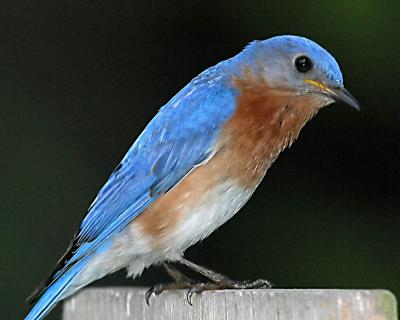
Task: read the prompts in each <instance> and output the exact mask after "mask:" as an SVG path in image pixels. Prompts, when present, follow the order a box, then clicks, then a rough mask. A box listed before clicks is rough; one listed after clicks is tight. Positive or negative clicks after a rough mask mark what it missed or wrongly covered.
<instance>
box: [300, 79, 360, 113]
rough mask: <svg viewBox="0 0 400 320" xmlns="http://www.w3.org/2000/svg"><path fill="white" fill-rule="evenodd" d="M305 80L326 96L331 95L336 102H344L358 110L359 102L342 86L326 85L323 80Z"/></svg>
mask: <svg viewBox="0 0 400 320" xmlns="http://www.w3.org/2000/svg"><path fill="white" fill-rule="evenodd" d="M304 81H305V82H307V83H309V84H311V85H313V86H315V87H317V88H318V89H319V90H318V91H319V92H321V93H323V94H326V95H327V96H329V97H331V98H332V99H333V100H335V101H336V102H341V103H344V104H347V105H349V106H350V107H353V108H355V109H357V110H360V104H359V103H358V101H357V100H356V98H354V97H353V96H352V95H351V93H350V92H349V91H347V89H346V88H345V87H343V86H340V85H335V86H328V85H326V84H325V83H323V82H320V81H316V80H311V79H306V80H304Z"/></svg>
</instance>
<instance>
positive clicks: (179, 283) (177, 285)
mask: <svg viewBox="0 0 400 320" xmlns="http://www.w3.org/2000/svg"><path fill="white" fill-rule="evenodd" d="M163 266H164V268H165V270H166V271H167V273H168V275H169V276H170V277H171V278H172V279H173V280H174V282H171V283H159V284H156V285H155V286H152V287H151V288H150V289H149V290H147V291H146V303H147V305H150V298H151V296H152V295H155V296H158V295H159V294H161V293H162V292H164V291H166V290H177V289H191V288H192V287H193V285H194V284H195V281H193V280H192V279H190V278H189V277H188V276H187V275H185V274H183V273H182V272H180V271H179V270H178V269H177V268H175V267H174V266H172V265H169V264H167V263H163Z"/></svg>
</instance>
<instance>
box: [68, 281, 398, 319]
mask: <svg viewBox="0 0 400 320" xmlns="http://www.w3.org/2000/svg"><path fill="white" fill-rule="evenodd" d="M145 292H146V289H145V288H91V289H86V290H83V291H81V292H80V293H78V294H77V295H75V296H73V297H72V298H71V299H69V300H67V302H66V303H65V304H64V310H63V320H128V319H130V320H132V319H138V320H156V319H157V320H189V319H190V320H193V319H195V320H197V319H201V320H222V319H223V320H228V319H229V320H261V319H262V320H289V319H290V320H339V319H340V320H397V310H396V309H397V306H396V299H395V297H394V296H393V294H392V293H390V292H389V291H385V290H336V289H327V290H326V289H304V290H303V289H267V290H239V291H235V290H224V291H208V292H204V293H202V294H201V295H194V296H193V306H190V305H189V304H188V303H187V301H186V291H185V290H176V291H170V292H164V293H162V294H161V295H159V296H157V297H154V296H153V297H152V299H151V305H150V306H147V305H146V302H145V297H144V296H145Z"/></svg>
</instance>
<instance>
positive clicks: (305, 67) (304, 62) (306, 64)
mask: <svg viewBox="0 0 400 320" xmlns="http://www.w3.org/2000/svg"><path fill="white" fill-rule="evenodd" d="M294 65H295V67H296V69H297V71H298V72H301V73H306V72H307V71H309V70H310V69H311V68H312V62H311V60H310V58H308V57H306V56H300V57H297V58H296V60H295V61H294Z"/></svg>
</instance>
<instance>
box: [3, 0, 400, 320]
mask: <svg viewBox="0 0 400 320" xmlns="http://www.w3.org/2000/svg"><path fill="white" fill-rule="evenodd" d="M399 31H400V2H399V1H398V0H393V1H380V2H378V1H373V0H369V1H367V0H365V1H354V2H351V1H344V0H343V1H336V2H332V1H318V2H314V1H301V2H298V3H297V2H293V3H292V2H290V1H265V0H263V1H252V2H249V1H245V0H241V1H239V0H235V1H224V2H217V1H192V2H186V1H165V2H158V1H147V2H145V1H104V2H103V3H99V2H97V1H89V0H81V1H28V0H25V1H10V0H3V1H1V4H0V150H1V157H0V169H1V178H0V199H1V201H0V215H1V220H0V221H1V222H0V253H1V263H0V272H1V273H0V277H1V278H0V281H1V283H0V288H1V291H0V318H1V319H20V318H22V316H23V315H24V314H25V313H26V312H27V310H28V307H27V306H26V305H25V304H24V299H25V298H26V296H27V295H28V294H29V293H30V292H31V290H32V289H33V288H34V287H35V286H36V285H37V284H38V283H39V282H40V281H41V280H42V279H43V278H44V277H45V276H47V274H48V272H50V271H51V268H52V267H53V266H54V264H55V263H56V261H57V260H58V258H59V257H60V256H61V254H62V253H63V252H64V250H65V249H66V247H67V246H68V243H69V241H70V240H71V238H72V235H73V234H74V232H75V231H76V230H77V228H78V226H79V222H80V219H81V218H82V216H83V215H84V214H85V212H86V209H87V207H88V206H89V204H90V203H91V201H92V200H93V198H94V197H95V195H96V193H97V191H98V190H99V189H100V187H101V186H102V185H103V183H104V182H105V181H106V179H107V177H108V175H109V174H110V173H111V171H112V170H113V168H114V167H115V166H116V165H117V164H118V162H119V160H120V159H121V158H122V156H123V155H124V154H125V152H126V151H127V149H128V148H129V146H130V145H131V143H132V142H133V141H134V139H135V138H136V137H137V135H138V134H139V133H140V132H141V130H142V129H143V128H144V126H145V125H146V124H147V122H148V121H149V120H150V119H151V118H152V116H153V115H154V114H155V113H156V112H157V110H158V108H159V107H160V106H162V105H163V104H164V103H166V102H167V101H168V100H169V99H170V98H171V97H172V96H173V95H174V94H175V93H176V92H177V91H178V90H179V89H180V88H182V86H184V85H185V84H186V83H187V82H188V81H190V79H192V78H193V77H194V76H195V75H196V74H198V73H199V72H201V71H202V70H204V69H205V68H207V67H209V66H211V65H213V64H215V63H217V62H219V61H220V60H222V59H226V58H228V57H231V56H232V55H234V54H236V53H237V52H239V51H240V50H241V49H242V47H243V46H244V45H246V43H248V42H249V41H251V40H254V39H265V38H268V37H271V36H273V35H277V34H297V35H305V36H307V37H309V38H311V39H313V40H315V41H317V42H318V43H320V44H321V45H322V46H324V47H325V48H327V49H328V50H329V51H330V52H331V53H332V54H333V55H334V56H335V57H336V58H337V59H338V61H339V64H340V66H341V68H342V71H343V73H344V78H345V84H346V87H347V88H348V89H349V90H350V91H351V92H352V93H353V95H354V96H355V97H357V98H358V100H359V101H360V104H361V106H362V112H356V111H354V110H351V109H350V108H348V107H344V106H338V105H333V106H330V107H328V108H326V109H324V110H323V111H322V112H320V114H319V115H318V116H317V117H316V118H315V119H313V120H312V121H311V123H309V124H308V125H307V126H306V128H305V129H304V130H303V131H302V134H301V135H300V139H299V141H297V142H296V143H295V144H294V145H293V147H292V148H291V149H290V150H289V151H286V152H284V153H283V154H282V155H281V156H280V158H279V159H278V161H277V162H276V163H275V165H274V166H273V167H272V169H271V170H270V171H269V173H268V174H267V177H266V179H265V180H264V182H263V183H262V184H261V186H260V188H259V189H258V191H257V192H256V193H255V195H254V196H253V198H252V199H251V200H250V202H249V203H248V205H247V206H246V207H245V208H244V209H243V210H242V211H241V213H240V214H239V215H237V216H236V217H235V218H234V219H233V220H232V221H231V222H229V223H228V224H226V225H224V226H223V227H222V228H220V230H219V231H218V232H216V233H214V234H213V235H212V236H210V237H209V238H208V239H207V240H205V241H204V242H203V243H201V244H200V245H197V246H196V247H194V248H192V249H190V250H188V252H187V256H188V257H189V258H191V259H192V260H193V261H194V262H197V263H199V264H204V265H207V266H208V267H211V268H213V269H215V270H218V271H220V272H222V273H226V274H227V275H229V276H231V277H233V278H238V279H247V278H267V279H269V280H271V281H272V282H273V283H274V284H275V285H276V286H277V287H332V288H387V289H390V290H392V291H393V292H394V293H395V294H396V295H397V296H398V297H399V296H400V277H399V270H400V254H399V253H400V232H399V227H400V216H399V212H400V210H399V209H400V205H399V191H400V188H399V178H400V172H399V159H398V156H399V151H400V150H399V148H400V144H399V143H400V138H399V124H400V113H399V103H400V98H399V95H398V91H399V83H400V81H399V80H400V63H399V50H400V43H399V41H398V35H399ZM166 280H168V278H167V276H166V275H165V274H164V273H163V272H162V270H160V269H159V268H152V269H150V271H146V272H145V273H144V275H143V277H142V278H140V279H138V280H135V281H132V280H129V279H124V272H120V273H118V274H117V275H115V276H111V277H109V278H107V279H106V280H102V281H100V282H97V283H96V284H100V285H150V284H154V283H155V282H157V281H166ZM154 303H157V302H156V300H155V301H154ZM60 309H61V308H59V307H58V308H57V311H56V312H53V313H52V314H51V316H49V319H58V318H59V314H60Z"/></svg>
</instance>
